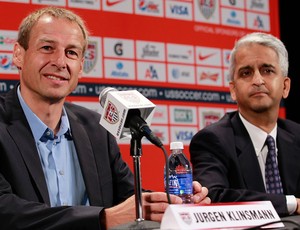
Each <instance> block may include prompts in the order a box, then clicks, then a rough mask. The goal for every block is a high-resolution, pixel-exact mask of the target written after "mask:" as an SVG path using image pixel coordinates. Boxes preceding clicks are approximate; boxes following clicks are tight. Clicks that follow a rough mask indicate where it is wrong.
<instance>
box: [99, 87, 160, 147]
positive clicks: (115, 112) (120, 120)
mask: <svg viewBox="0 0 300 230" xmlns="http://www.w3.org/2000/svg"><path fill="white" fill-rule="evenodd" d="M99 102H100V105H101V107H102V108H103V113H102V116H101V119H100V124H101V125H102V126H103V127H104V128H105V129H106V130H107V131H109V132H110V133H111V134H112V135H113V136H115V137H117V138H119V139H121V138H124V137H130V136H131V131H134V132H135V133H137V134H139V135H142V136H145V137H146V138H147V139H148V140H149V141H150V142H151V143H152V144H154V145H156V146H157V147H161V146H163V144H162V142H161V140H160V139H159V138H158V137H157V136H156V135H155V134H154V133H153V132H152V131H151V129H150V127H149V126H148V124H150V123H151V119H152V117H153V114H154V108H155V105H154V104H153V103H152V102H151V101H149V100H148V99H147V98H146V97H144V96H143V95H142V94H141V93H140V92H138V91H137V90H127V91H118V90H117V89H115V88H112V87H107V88H104V89H103V90H102V91H101V93H100V95H99Z"/></svg>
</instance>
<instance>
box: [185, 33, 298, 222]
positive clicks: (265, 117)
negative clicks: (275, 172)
mask: <svg viewBox="0 0 300 230" xmlns="http://www.w3.org/2000/svg"><path fill="white" fill-rule="evenodd" d="M229 72H230V73H229V74H230V77H231V81H230V93H231V97H232V98H233V100H235V101H236V102H237V107H238V110H237V111H233V112H228V113H227V114H225V116H224V117H223V118H221V119H220V121H218V122H215V123H213V124H212V125H210V126H207V127H205V128H203V129H202V130H200V131H199V132H198V133H197V134H196V135H195V136H194V137H193V138H192V140H191V143H190V154H191V162H192V164H193V173H194V179H195V180H198V181H199V182H200V183H201V184H202V185H203V186H206V187H207V188H208V190H209V195H208V196H209V197H210V198H211V199H212V202H236V201H262V200H270V201H271V202H272V204H273V206H274V208H275V209H276V211H277V212H278V214H279V215H280V216H287V215H291V214H299V213H300V201H299V199H298V198H299V197H300V125H299V124H297V123H295V122H293V121H289V120H285V119H280V118H278V115H279V109H280V103H281V100H282V98H286V97H287V96H288V93H289V90H290V84H291V83H290V82H291V81H290V78H289V77H288V54H287V51H286V48H285V46H284V44H283V43H282V42H281V41H280V40H279V39H277V38H276V37H274V36H272V35H270V34H265V33H251V34H248V35H245V36H244V37H242V38H241V39H240V40H238V41H237V42H236V44H235V46H234V48H233V50H232V52H231V56H230V67H229ZM268 135H270V136H272V137H273V138H274V139H275V140H276V143H275V145H276V147H277V152H276V154H277V156H276V157H275V165H278V168H279V176H280V179H281V183H282V186H281V187H282V188H283V193H280V194H274V193H272V192H269V191H267V189H266V188H267V187H266V184H267V183H266V181H267V180H266V179H265V174H266V173H265V168H266V166H265V162H266V158H267V154H268V147H267V146H266V144H265V140H266V138H267V136H268ZM276 158H277V159H276ZM280 179H279V180H280Z"/></svg>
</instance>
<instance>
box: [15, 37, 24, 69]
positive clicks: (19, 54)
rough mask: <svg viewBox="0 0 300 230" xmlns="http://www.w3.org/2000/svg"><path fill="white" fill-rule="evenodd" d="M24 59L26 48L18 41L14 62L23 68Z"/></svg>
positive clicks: (19, 67)
mask: <svg viewBox="0 0 300 230" xmlns="http://www.w3.org/2000/svg"><path fill="white" fill-rule="evenodd" d="M23 60H24V48H23V47H22V46H20V44H19V43H18V42H17V43H16V44H15V45H14V50H13V63H14V64H15V66H17V68H18V69H22V66H23Z"/></svg>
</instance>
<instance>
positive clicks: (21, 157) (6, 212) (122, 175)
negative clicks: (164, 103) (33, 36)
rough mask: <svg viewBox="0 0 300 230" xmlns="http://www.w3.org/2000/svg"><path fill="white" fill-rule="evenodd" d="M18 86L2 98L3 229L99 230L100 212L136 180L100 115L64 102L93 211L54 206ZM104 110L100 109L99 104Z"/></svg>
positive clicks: (0, 167)
mask: <svg viewBox="0 0 300 230" xmlns="http://www.w3.org/2000/svg"><path fill="white" fill-rule="evenodd" d="M16 88H17V87H15V88H14V89H12V90H11V91H9V92H8V93H7V94H6V95H1V96H0V223H1V230H5V229H10V230H11V229H21V227H22V229H31V230H32V229H43V230H45V229H64V230H67V229H72V230H75V229H80V230H82V229H89V230H91V229H100V226H99V213H100V212H101V210H102V209H103V208H106V207H111V206H113V205H116V204H118V203H120V202H121V201H123V200H125V199H126V198H127V197H129V196H130V195H132V194H134V178H133V175H132V172H131V170H130V168H129V167H128V165H127V164H126V163H125V162H124V161H123V159H122V157H121V154H120V151H119V148H118V145H117V143H116V141H115V138H114V137H113V136H112V135H110V134H109V133H108V132H107V131H106V130H105V129H104V128H103V127H101V126H100V125H99V121H100V115H99V114H98V113H96V112H93V111H91V110H88V109H86V108H83V107H80V106H78V105H75V104H69V103H66V104H65V107H66V111H67V114H68V117H69V121H70V126H71V130H72V136H73V139H74V143H75V146H76V150H77V153H78V159H79V162H80V165H81V170H82V174H83V178H84V182H85V185H86V188H87V193H88V197H89V201H90V204H91V207H86V206H76V207H68V206H65V207H56V208H50V207H49V205H50V201H49V194H48V190H47V185H46V181H45V178H44V173H43V170H42V166H41V162H40V159H39V155H38V152H37V148H36V144H35V141H34V138H33V135H32V133H31V130H30V127H29V124H28V123H27V120H26V118H25V115H24V113H23V110H22V108H21V106H20V103H19V101H18V97H17V92H16ZM99 106H100V105H99Z"/></svg>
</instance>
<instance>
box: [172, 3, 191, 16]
mask: <svg viewBox="0 0 300 230" xmlns="http://www.w3.org/2000/svg"><path fill="white" fill-rule="evenodd" d="M171 12H172V14H179V15H188V14H189V12H188V8H187V7H186V6H178V5H174V6H171Z"/></svg>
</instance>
